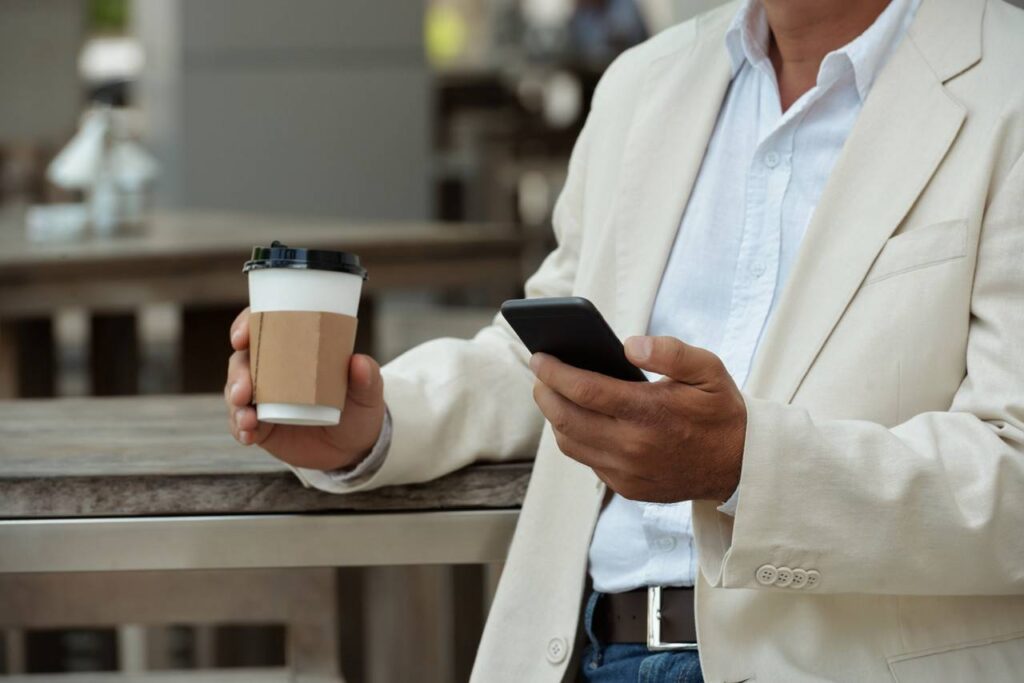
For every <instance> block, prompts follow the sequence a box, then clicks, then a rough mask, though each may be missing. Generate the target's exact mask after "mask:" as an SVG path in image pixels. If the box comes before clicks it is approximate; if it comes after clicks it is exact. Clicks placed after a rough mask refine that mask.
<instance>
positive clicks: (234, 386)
mask: <svg viewBox="0 0 1024 683" xmlns="http://www.w3.org/2000/svg"><path fill="white" fill-rule="evenodd" d="M237 392H238V382H234V383H233V384H232V385H231V388H230V389H228V395H229V396H230V397H231V400H232V401H233V400H235V399H236V398H237V396H235V393H237Z"/></svg>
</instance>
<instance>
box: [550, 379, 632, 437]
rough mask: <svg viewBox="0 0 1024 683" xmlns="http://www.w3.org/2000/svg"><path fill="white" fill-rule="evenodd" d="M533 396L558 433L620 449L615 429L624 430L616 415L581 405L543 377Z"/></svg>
mask: <svg viewBox="0 0 1024 683" xmlns="http://www.w3.org/2000/svg"><path fill="white" fill-rule="evenodd" d="M533 400H534V401H535V402H536V403H537V407H538V408H540V411H541V413H543V415H544V417H545V418H546V419H547V421H548V422H550V423H551V427H552V428H553V429H554V430H555V432H556V433H559V434H565V435H566V436H568V437H571V438H572V439H574V440H576V441H579V442H580V443H583V444H586V445H588V446H590V447H592V448H597V449H601V450H606V451H611V452H615V451H617V450H618V444H619V442H620V439H619V438H616V437H617V436H618V435H617V434H616V432H620V433H621V432H622V431H624V430H623V428H622V427H623V425H621V424H620V423H619V421H617V420H616V419H615V418H612V417H609V416H607V415H603V414H601V413H596V412H594V411H592V410H587V409H586V408H581V407H580V406H578V405H576V404H575V403H573V402H572V401H570V400H569V399H567V398H565V397H564V396H562V395H561V394H559V393H558V392H556V391H555V390H553V389H551V388H550V387H549V386H547V385H546V384H544V383H543V382H540V381H538V382H537V383H536V384H534V387H533Z"/></svg>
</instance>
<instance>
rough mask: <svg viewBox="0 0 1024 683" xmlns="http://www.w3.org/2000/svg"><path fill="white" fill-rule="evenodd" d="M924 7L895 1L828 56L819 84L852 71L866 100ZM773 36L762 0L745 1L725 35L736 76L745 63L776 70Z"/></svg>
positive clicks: (913, 1) (916, 1)
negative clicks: (770, 46) (770, 43)
mask: <svg viewBox="0 0 1024 683" xmlns="http://www.w3.org/2000/svg"><path fill="white" fill-rule="evenodd" d="M920 4H921V0H892V1H891V2H890V3H889V5H888V6H887V7H886V8H885V10H883V11H882V13H881V14H880V15H879V16H878V18H877V19H876V20H875V22H874V23H873V24H871V26H869V27H868V28H867V30H865V31H864V33H862V34H860V35H859V36H857V37H856V38H855V39H853V41H851V42H849V43H847V44H846V45H844V46H843V47H841V48H839V49H838V50H834V51H833V52H830V53H828V54H827V55H826V56H825V59H823V60H822V62H821V67H820V68H819V70H818V83H817V84H818V85H825V84H826V83H832V82H834V81H835V80H836V79H837V78H838V77H839V76H840V75H841V74H842V73H843V72H844V71H846V70H848V69H851V68H852V70H853V75H854V79H855V82H856V85H857V93H858V94H859V95H860V98H861V100H862V101H863V100H864V98H866V97H867V94H868V91H869V90H870V89H871V85H872V84H873V83H874V82H875V78H876V77H877V76H878V73H879V72H880V71H881V70H882V67H883V66H885V63H886V62H887V61H888V59H889V57H890V56H891V55H892V53H893V51H894V50H895V49H896V46H897V45H898V44H899V42H900V40H901V39H902V38H903V36H904V35H905V34H906V32H907V29H908V28H909V27H910V23H911V22H912V21H913V19H914V15H915V13H916V12H917V8H918V7H919V6H920ZM769 36H770V29H769V27H768V19H767V18H766V17H765V13H764V8H763V7H762V5H761V2H760V0H745V2H744V3H743V5H742V6H741V7H740V10H739V12H737V14H736V16H735V17H734V18H733V20H732V24H731V25H730V26H729V29H728V31H727V32H726V34H725V46H726V49H727V50H728V51H729V60H730V62H731V64H732V75H733V76H734V77H735V76H736V74H737V73H738V72H739V70H740V69H741V68H742V67H743V64H744V63H745V62H750V64H751V66H754V67H757V68H761V69H766V68H767V69H771V68H772V66H771V61H770V60H769V58H768V40H769Z"/></svg>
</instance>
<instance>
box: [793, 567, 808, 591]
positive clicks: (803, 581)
mask: <svg viewBox="0 0 1024 683" xmlns="http://www.w3.org/2000/svg"><path fill="white" fill-rule="evenodd" d="M806 585H807V572H805V571H804V570H803V569H794V570H793V583H791V584H789V587H790V588H803V587H804V586H806Z"/></svg>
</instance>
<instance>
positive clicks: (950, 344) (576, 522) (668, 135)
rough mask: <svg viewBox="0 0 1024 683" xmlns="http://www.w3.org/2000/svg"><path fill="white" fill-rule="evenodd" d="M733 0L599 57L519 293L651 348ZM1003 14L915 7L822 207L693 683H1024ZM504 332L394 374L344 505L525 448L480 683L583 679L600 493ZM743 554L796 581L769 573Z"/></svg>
mask: <svg viewBox="0 0 1024 683" xmlns="http://www.w3.org/2000/svg"><path fill="white" fill-rule="evenodd" d="M735 10H736V5H735V4H730V5H728V6H726V7H724V8H722V9H720V10H717V11H714V12H712V13H711V14H708V15H704V16H703V17H700V18H698V19H696V20H694V21H691V22H688V23H685V24H682V25H679V26H677V27H675V28H672V29H670V30H668V31H666V32H664V33H662V34H660V35H658V36H657V37H655V38H653V39H652V40H650V41H648V42H647V43H645V44H643V45H641V46H639V47H637V48H635V49H633V50H630V51H629V52H627V53H626V54H625V55H623V56H622V57H621V58H620V59H618V60H617V61H616V62H615V64H614V65H613V66H612V67H611V68H610V69H609V70H608V72H607V74H606V75H605V77H604V79H603V80H602V83H601V85H600V87H599V89H598V92H597V94H596V95H595V99H594V104H593V110H592V113H591V115H590V117H589V120H588V122H587V124H586V127H585V128H584V131H583V133H582V135H581V136H580V139H579V142H578V144H577V146H576V150H575V152H574V153H573V156H572V161H571V162H570V166H569V177H568V181H567V185H566V188H565V191H564V192H563V194H562V196H561V198H560V200H559V203H558V206H557V208H556V211H555V229H556V232H557V235H558V239H559V246H558V248H557V249H556V250H555V251H554V252H553V253H552V254H551V255H550V256H549V257H548V259H547V260H546V261H545V262H544V264H543V266H542V267H541V268H540V270H539V271H538V272H537V273H536V275H534V276H533V278H532V279H531V280H530V282H529V285H528V293H529V295H530V296H565V295H570V294H576V295H581V296H586V297H588V298H590V299H591V300H592V301H594V302H595V303H596V304H597V306H598V308H600V309H601V310H602V311H603V312H604V313H605V315H606V316H607V317H608V319H609V320H610V322H611V323H612V325H613V327H614V328H615V330H616V332H617V333H618V334H619V335H621V336H623V337H625V336H627V335H632V334H642V333H643V332H644V331H645V328H646V326H647V320H648V317H649V314H650V311H651V307H652V304H653V301H654V297H655V293H656V292H657V289H658V286H659V281H660V279H661V273H662V269H663V266H664V264H665V261H666V259H667V257H668V254H669V251H670V247H671V245H672V242H673V238H674V236H675V233H676V230H677V228H678V226H679V222H680V217H681V215H682V212H683V208H684V206H685V204H686V201H687V196H688V193H689V191H690V189H691V186H692V184H693V181H694V178H695V176H696V175H697V171H698V168H699V166H700V163H701V158H702V156H703V154H704V149H705V146H706V144H707V141H708V138H709V136H710V134H711V131H712V128H713V126H714V123H715V118H716V115H717V113H718V110H719V106H720V104H721V102H722V99H723V95H724V93H725V91H726V88H727V86H728V83H729V73H730V72H729V64H728V57H727V54H726V50H725V48H724V45H723V36H724V33H725V30H726V28H727V26H728V23H729V20H730V18H731V16H732V14H733V12H734V11H735ZM1022 152H1024V13H1022V12H1021V11H1019V10H1017V9H1014V8H1012V7H1010V6H1009V5H1007V4H1005V3H1004V2H1002V0H924V2H923V5H922V6H921V8H920V10H919V12H918V14H917V17H916V20H915V22H914V24H913V26H912V27H911V29H910V31H909V34H908V38H907V39H905V40H904V41H903V42H902V43H901V45H900V47H899V48H898V51H897V52H896V53H895V55H894V56H893V57H892V59H891V61H890V62H889V63H888V65H887V66H886V67H885V69H884V70H883V71H882V72H881V74H880V75H879V78H878V80H877V81H876V83H875V84H874V87H873V89H872V91H871V93H870V96H869V97H868V99H867V102H866V103H865V106H864V108H863V111H862V112H861V114H860V118H859V119H858V121H857V123H856V126H855V128H854V130H853V132H852V134H851V136H850V138H849V141H848V143H847V145H846V149H845V150H844V152H843V155H842V157H841V159H840V160H839V162H838V164H837V165H836V167H835V170H834V172H833V174H832V177H831V179H830V180H829V184H828V186H827V187H826V189H825V192H824V194H823V196H822V198H821V201H820V203H819V205H818V207H817V211H816V212H815V214H814V217H813V220H812V221H811V224H810V226H809V228H808V231H807V234H806V237H805V238H804V242H803V245H802V247H801V252H800V255H799V257H798V259H797V262H796V264H795V266H794V267H793V270H792V274H791V276H790V279H789V283H788V285H787V288H786V291H785V292H784V293H783V295H782V298H781V300H780V301H779V302H778V306H777V309H776V311H775V313H774V315H773V317H772V318H771V320H770V321H769V323H768V327H767V330H766V331H765V334H764V338H763V341H762V343H761V347H760V350H759V352H758V355H757V358H756V359H755V364H754V368H753V370H752V374H751V376H750V378H749V381H748V383H747V386H746V400H747V408H748V411H749V425H748V428H747V435H746V451H745V455H744V462H743V473H742V478H741V482H740V487H739V509H738V510H737V513H736V516H735V519H733V518H732V517H729V516H726V515H723V514H720V513H718V512H717V511H716V509H715V504H714V503H711V502H700V503H696V504H695V506H694V515H695V531H696V538H697V545H698V550H699V559H700V568H701V576H700V579H699V585H698V587H697V617H698V619H697V623H698V630H699V634H700V655H701V661H702V664H703V667H704V674H705V677H706V679H707V680H708V681H742V680H755V679H756V680H757V681H761V682H767V681H782V682H786V683H796V682H800V681H826V680H827V681H858V682H860V681H892V680H897V681H900V682H902V683H910V682H919V681H922V682H923V681H929V682H934V681H1021V680H1024V161H1022ZM526 360H527V358H526V355H525V353H524V350H523V349H522V348H521V346H520V344H519V343H518V342H517V340H516V338H515V336H514V335H513V334H512V333H511V332H510V331H509V330H508V329H507V328H506V326H505V325H504V324H503V323H502V322H501V321H500V320H496V321H495V323H494V324H493V325H492V326H490V327H488V328H486V329H484V330H482V331H481V332H480V333H479V334H478V335H477V336H476V337H475V338H474V339H473V340H470V341H462V340H454V339H441V340H437V341H432V342H429V343H427V344H424V345H422V346H420V347H418V348H416V349H414V350H412V351H410V352H409V353H407V354H405V355H404V356H402V357H401V358H399V359H398V360H396V361H394V362H393V363H391V364H390V365H389V366H388V367H387V368H386V369H385V386H386V389H385V394H386V398H387V402H388V405H389V406H390V409H391V413H392V415H393V418H394V441H393V443H392V446H391V451H390V453H389V455H388V457H387V460H386V461H385V463H384V465H383V467H382V468H381V469H380V470H379V471H378V472H377V473H376V474H375V475H374V476H372V477H371V478H369V479H368V480H366V481H362V482H358V483H356V484H354V485H350V486H339V487H337V490H339V491H348V490H358V489H364V488H369V487H377V486H383V485H388V484H398V483H404V482H413V481H423V480H428V479H431V478H434V477H438V476H440V475H442V474H445V473H447V472H450V471H452V470H454V469H456V468H459V467H462V466H464V465H467V464H469V463H471V462H473V461H477V460H502V459H509V458H515V457H520V458H521V457H523V454H527V453H532V452H536V454H537V455H536V467H535V470H534V474H533V480H532V482H531V484H530V488H529V492H528V494H527V497H526V502H525V505H524V507H523V511H522V516H521V518H520V522H519V527H518V529H517V532H516V535H515V539H514V540H513V542H512V545H511V548H510V551H509V560H508V565H507V567H506V570H505V573H504V576H503V577H502V580H501V585H500V587H499V589H498V594H497V597H496V599H495V602H494V605H493V608H492V610H491V614H490V619H489V621H488V623H487V627H486V630H485V633H484V636H483V640H482V642H481V644H480V650H479V654H478V658H477V662H476V668H475V669H474V674H473V680H474V681H479V682H482V683H496V682H503V681H508V682H510V683H511V682H515V683H522V682H531V683H543V682H545V681H551V682H554V681H560V680H563V678H571V677H572V676H573V675H575V671H576V667H577V663H576V662H575V661H574V655H575V654H578V651H579V649H580V645H579V639H578V625H579V610H580V603H581V599H582V596H583V592H584V589H585V583H586V568H587V567H586V565H587V549H588V546H589V544H590V538H591V534H592V532H593V529H594V524H595V521H596V519H597V515H598V513H599V511H600V509H601V504H602V499H603V497H604V494H605V489H604V486H603V485H602V484H601V482H600V481H599V480H598V479H597V477H596V476H595V475H594V474H593V473H592V472H591V471H590V470H589V469H588V468H586V467H583V466H581V465H579V464H577V463H576V462H574V461H573V460H570V459H569V458H567V457H565V456H564V455H562V454H561V453H560V452H559V450H558V448H557V447H556V445H555V442H554V439H553V438H552V434H551V431H550V429H549V428H548V426H547V425H545V423H544V421H543V419H542V417H541V416H540V414H539V413H538V411H537V409H536V407H535V405H534V403H533V401H532V399H531V387H532V384H533V377H532V375H531V374H530V372H529V370H528V369H527V366H526V364H525V361H526ZM764 565H772V566H774V567H777V568H781V567H788V568H791V569H803V570H805V571H810V570H815V571H817V572H818V575H819V581H818V584H817V586H816V587H814V588H812V589H806V588H801V589H793V588H782V587H778V586H774V585H772V586H763V585H761V584H760V583H759V582H758V581H757V578H756V573H757V571H758V569H759V568H760V567H762V566H764Z"/></svg>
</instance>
